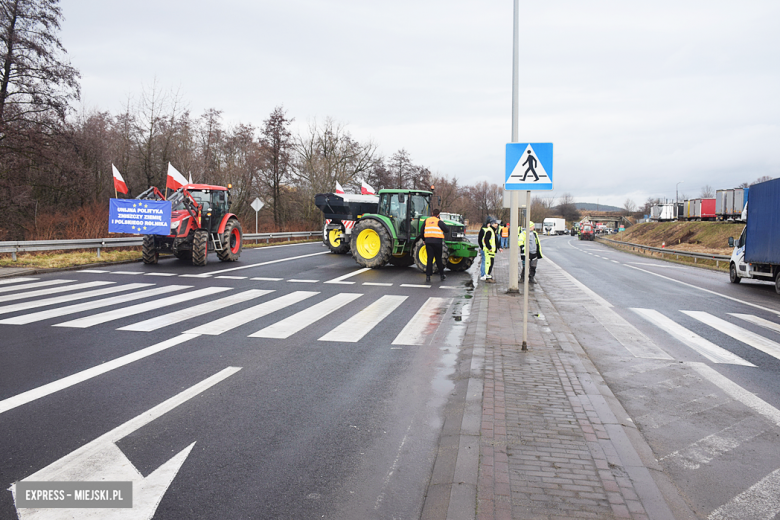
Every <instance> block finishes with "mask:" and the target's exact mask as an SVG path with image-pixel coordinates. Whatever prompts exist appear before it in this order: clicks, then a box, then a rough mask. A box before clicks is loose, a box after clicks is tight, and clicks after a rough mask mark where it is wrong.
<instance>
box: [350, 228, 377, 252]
mask: <svg viewBox="0 0 780 520" xmlns="http://www.w3.org/2000/svg"><path fill="white" fill-rule="evenodd" d="M356 245H357V249H358V253H360V256H362V257H363V258H374V257H375V256H376V255H377V253H379V248H380V247H381V246H382V239H381V238H379V233H377V232H376V231H374V230H373V229H364V230H363V231H361V232H360V234H359V235H358V237H357V240H356Z"/></svg>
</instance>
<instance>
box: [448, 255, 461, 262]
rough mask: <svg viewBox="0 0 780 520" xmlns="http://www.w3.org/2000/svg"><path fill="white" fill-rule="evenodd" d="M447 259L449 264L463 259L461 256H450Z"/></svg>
mask: <svg viewBox="0 0 780 520" xmlns="http://www.w3.org/2000/svg"><path fill="white" fill-rule="evenodd" d="M447 261H448V262H449V263H451V264H459V263H461V262H462V261H463V257H462V256H451V257H449V258H448V259H447Z"/></svg>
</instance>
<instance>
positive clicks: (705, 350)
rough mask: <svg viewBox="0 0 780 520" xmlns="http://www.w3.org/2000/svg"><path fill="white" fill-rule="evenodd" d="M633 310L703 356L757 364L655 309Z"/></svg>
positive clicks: (740, 363)
mask: <svg viewBox="0 0 780 520" xmlns="http://www.w3.org/2000/svg"><path fill="white" fill-rule="evenodd" d="M631 310H632V311H634V312H635V313H637V314H639V315H640V316H641V317H643V318H644V319H646V320H647V321H649V322H650V323H652V324H653V325H655V326H657V327H658V328H660V329H661V330H664V331H666V332H668V333H669V334H670V335H671V336H673V337H675V338H677V339H678V340H680V341H681V342H682V343H684V344H685V345H687V346H688V347H690V348H692V349H693V350H695V351H696V352H698V353H699V354H701V355H702V356H704V357H706V358H707V359H709V360H710V361H712V362H713V363H730V364H732V365H742V366H746V367H755V366H756V365H754V364H753V363H750V362H749V361H745V360H744V359H742V358H741V357H739V356H737V355H736V354H734V353H732V352H729V351H728V350H726V349H724V348H722V347H719V346H718V345H716V344H714V343H712V342H710V341H708V340H706V339H704V338H702V337H701V336H699V335H698V334H696V333H694V332H692V331H690V330H688V329H686V328H685V327H683V326H682V325H679V324H678V323H677V322H676V321H674V320H672V319H671V318H667V317H666V316H664V315H663V314H661V313H660V312H658V311H656V310H654V309H635V308H632V309H631Z"/></svg>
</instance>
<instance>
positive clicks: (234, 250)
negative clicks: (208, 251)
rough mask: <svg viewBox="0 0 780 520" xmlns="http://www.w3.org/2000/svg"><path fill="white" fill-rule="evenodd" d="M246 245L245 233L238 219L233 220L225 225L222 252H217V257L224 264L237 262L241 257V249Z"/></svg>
mask: <svg viewBox="0 0 780 520" xmlns="http://www.w3.org/2000/svg"><path fill="white" fill-rule="evenodd" d="M243 243H244V232H243V231H242V230H241V223H240V222H239V221H238V219H234V218H231V219H230V220H228V221H227V224H225V231H224V232H223V233H222V250H221V251H217V256H218V257H219V259H220V261H222V262H235V261H236V260H238V257H239V256H241V247H242V245H243Z"/></svg>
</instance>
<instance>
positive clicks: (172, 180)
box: [165, 163, 187, 191]
mask: <svg viewBox="0 0 780 520" xmlns="http://www.w3.org/2000/svg"><path fill="white" fill-rule="evenodd" d="M185 184H187V179H185V178H184V175H182V174H181V173H179V171H178V170H177V169H176V168H174V167H173V165H172V164H171V163H168V179H167V180H166V182H165V187H166V188H170V189H172V190H174V191H175V190H178V189H179V188H181V187H182V186H184V185H185Z"/></svg>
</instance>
